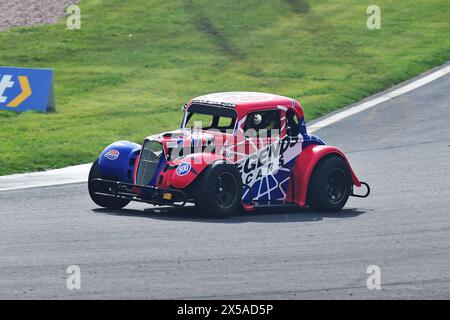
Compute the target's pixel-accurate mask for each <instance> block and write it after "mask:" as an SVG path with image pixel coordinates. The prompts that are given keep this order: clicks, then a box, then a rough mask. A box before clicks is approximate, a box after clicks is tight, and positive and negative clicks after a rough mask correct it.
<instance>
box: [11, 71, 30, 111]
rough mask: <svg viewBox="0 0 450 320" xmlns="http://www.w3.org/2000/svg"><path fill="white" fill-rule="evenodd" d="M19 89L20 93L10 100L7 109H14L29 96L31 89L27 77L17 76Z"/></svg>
mask: <svg viewBox="0 0 450 320" xmlns="http://www.w3.org/2000/svg"><path fill="white" fill-rule="evenodd" d="M19 83H20V87H21V88H22V92H21V93H20V94H19V95H18V96H17V97H15V98H14V100H12V101H11V102H10V103H9V104H8V105H7V107H11V108H15V107H17V106H19V105H20V104H21V103H22V102H24V101H25V99H27V98H28V97H29V96H31V93H32V91H31V88H30V83H29V82H28V77H26V76H19Z"/></svg>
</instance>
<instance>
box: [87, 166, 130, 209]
mask: <svg viewBox="0 0 450 320" xmlns="http://www.w3.org/2000/svg"><path fill="white" fill-rule="evenodd" d="M97 178H103V177H102V176H101V173H100V170H99V168H98V159H97V160H95V162H94V163H93V164H92V167H91V171H90V172H89V179H88V188H89V195H90V196H91V199H92V201H94V202H95V203H96V204H97V205H99V206H100V207H103V208H108V209H122V208H123V207H125V206H126V205H127V204H129V203H130V200H127V199H120V198H113V197H108V196H103V195H100V194H96V192H103V193H109V190H107V189H106V188H105V187H102V186H101V185H100V184H99V183H92V180H93V179H97ZM108 180H111V179H109V178H108Z"/></svg>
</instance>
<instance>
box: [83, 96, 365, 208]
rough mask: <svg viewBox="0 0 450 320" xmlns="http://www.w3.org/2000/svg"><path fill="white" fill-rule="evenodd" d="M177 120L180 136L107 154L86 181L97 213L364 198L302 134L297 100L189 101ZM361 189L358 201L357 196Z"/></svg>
mask: <svg viewBox="0 0 450 320" xmlns="http://www.w3.org/2000/svg"><path fill="white" fill-rule="evenodd" d="M182 110H183V120H182V122H181V128H180V129H178V130H175V131H170V132H164V133H161V134H157V135H152V136H149V137H147V138H145V139H144V143H143V145H142V146H141V145H139V144H136V143H133V142H130V141H119V142H115V143H113V144H111V145H109V146H108V147H106V149H105V150H104V151H103V152H102V153H101V154H100V156H99V157H98V159H97V160H96V161H95V162H94V164H93V165H92V168H91V171H90V174H89V183H88V185H89V194H90V196H91V198H92V200H93V201H94V202H95V203H96V204H97V205H99V206H101V207H106V208H111V209H120V208H123V207H124V206H126V205H127V204H128V203H129V202H130V201H141V202H146V203H150V204H154V205H172V206H183V205H185V204H186V203H195V205H196V207H197V208H198V209H199V212H202V213H205V214H208V215H210V216H227V215H229V214H231V213H233V212H238V211H240V210H241V209H244V210H245V211H252V210H254V209H255V208H260V207H272V206H276V207H280V206H297V207H305V206H310V207H311V208H312V209H313V210H317V211H339V210H340V209H342V207H343V206H344V205H345V203H346V202H347V200H348V198H349V196H357V197H367V196H368V195H369V193H370V188H369V185H368V184H366V183H364V182H360V181H359V180H358V178H357V177H356V175H355V173H354V172H353V170H352V168H351V166H350V164H349V162H348V160H347V158H346V157H345V155H344V154H343V153H342V152H341V151H340V150H339V149H337V148H336V147H332V146H327V145H325V143H324V142H323V141H322V140H321V139H320V138H318V137H316V136H314V135H310V134H308V133H307V130H306V125H305V120H304V115H303V110H302V108H301V106H300V104H299V103H298V101H296V100H294V99H291V98H287V97H283V96H279V95H274V94H268V93H258V92H224V93H214V94H208V95H205V96H201V97H197V98H194V99H192V100H191V101H189V103H187V104H186V105H184V106H183V109H182ZM362 185H364V186H365V187H366V191H365V193H364V194H362V195H357V194H354V193H353V188H354V187H355V186H356V187H361V186H362Z"/></svg>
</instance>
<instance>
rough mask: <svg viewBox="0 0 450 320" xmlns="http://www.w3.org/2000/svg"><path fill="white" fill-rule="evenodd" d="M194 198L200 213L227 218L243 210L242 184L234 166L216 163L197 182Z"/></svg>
mask: <svg viewBox="0 0 450 320" xmlns="http://www.w3.org/2000/svg"><path fill="white" fill-rule="evenodd" d="M193 196H194V201H195V205H196V207H197V208H198V209H199V211H200V213H202V214H203V215H207V216H212V217H226V216H229V215H230V214H232V213H236V212H238V211H239V210H240V208H241V197H242V182H241V179H240V176H239V171H238V170H237V168H236V167H235V166H234V165H231V164H226V163H214V164H212V165H211V166H209V167H208V168H206V169H205V170H204V171H203V172H202V173H201V175H200V176H199V177H198V178H197V180H196V181H195V187H194V189H193Z"/></svg>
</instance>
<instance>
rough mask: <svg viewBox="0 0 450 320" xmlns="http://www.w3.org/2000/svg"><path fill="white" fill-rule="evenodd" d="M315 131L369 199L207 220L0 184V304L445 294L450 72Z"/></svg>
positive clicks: (449, 242) (82, 194)
mask: <svg viewBox="0 0 450 320" xmlns="http://www.w3.org/2000/svg"><path fill="white" fill-rule="evenodd" d="M315 134H317V135H319V136H320V137H321V138H323V139H324V140H325V141H326V142H327V143H328V144H331V145H336V146H338V147H340V148H341V149H342V150H344V151H345V152H346V153H347V155H348V157H349V159H350V162H351V164H352V165H353V167H354V169H355V171H356V173H357V175H358V176H359V177H360V178H361V179H362V180H364V181H367V182H369V183H370V185H371V187H372V194H371V196H370V197H369V198H368V199H357V198H351V199H350V201H349V202H348V204H347V206H346V209H345V210H344V211H343V212H341V213H339V214H321V213H315V212H310V211H308V210H297V211H295V212H294V211H291V212H259V213H252V214H247V215H241V216H234V217H231V218H229V219H223V220H212V219H204V218H201V217H197V216H196V215H195V209H193V208H183V209H170V208H163V209H157V208H154V207H151V206H147V205H143V204H132V205H130V206H129V207H128V209H126V210H123V211H117V212H114V211H108V210H103V209H98V208H97V207H96V206H95V205H94V204H93V203H92V202H91V200H90V199H89V196H88V193H87V190H86V189H87V186H86V184H70V185H64V186H55V187H43V188H32V189H26V190H15V191H4V192H0V298H1V299H14V298H24V299H36V298H45V299H47V298H56V299H66V298H68V299H72V298H73V299H82V298H87V299H91V298H100V299H106V298H123V299H129V298H137V299H167V298H168V299H173V298H175V299H176V298H188V299H197V298H207V299H209V298H211V299H220V298H226V299H240V298H242V299H247V298H248V299H272V298H273V299H300V298H306V299H318V298H325V299H337V298H343V299H358V298H369V299H381V298H387V299H394V298H402V299H409V298H419V299H430V298H446V299H449V298H450V197H449V196H450V178H449V177H450V75H447V76H444V77H442V78H440V79H438V80H435V81H434V82H432V83H430V84H427V85H425V86H423V87H420V88H418V89H416V90H414V91H412V92H410V93H407V94H404V95H402V96H399V97H397V98H394V99H392V100H390V101H387V102H385V103H383V104H381V105H379V106H377V107H374V108H372V109H370V110H367V111H364V112H361V113H359V114H357V115H355V116H352V117H350V118H347V119H344V120H342V121H340V122H337V123H335V124H333V125H331V126H329V127H326V128H323V129H321V130H319V131H317V132H315ZM69 265H78V266H80V268H81V289H80V290H68V289H67V288H66V279H67V277H68V274H66V268H67V267H68V266H69ZM369 265H377V266H379V267H380V270H381V287H382V288H381V289H380V290H369V289H368V288H367V286H366V280H367V277H368V276H369V274H367V273H366V270H367V267H368V266H369Z"/></svg>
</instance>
